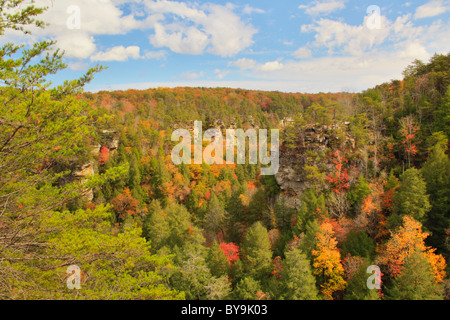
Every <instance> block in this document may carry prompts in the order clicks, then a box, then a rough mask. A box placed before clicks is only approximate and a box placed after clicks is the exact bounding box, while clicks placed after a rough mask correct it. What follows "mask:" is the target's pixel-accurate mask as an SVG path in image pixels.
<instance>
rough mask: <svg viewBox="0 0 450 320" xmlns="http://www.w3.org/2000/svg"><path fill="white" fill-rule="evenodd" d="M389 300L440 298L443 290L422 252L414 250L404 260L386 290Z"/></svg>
mask: <svg viewBox="0 0 450 320" xmlns="http://www.w3.org/2000/svg"><path fill="white" fill-rule="evenodd" d="M387 298H388V299H391V300H442V299H443V290H442V287H441V286H440V285H437V284H436V280H435V278H434V276H433V273H432V271H431V265H430V263H429V262H428V261H427V259H426V258H425V257H424V255H423V253H422V252H419V251H416V252H414V253H413V254H411V255H410V256H408V257H407V258H406V260H405V264H404V265H403V269H402V272H401V273H400V275H398V276H397V277H395V278H394V280H393V281H392V284H391V287H390V288H389V289H388V290H387Z"/></svg>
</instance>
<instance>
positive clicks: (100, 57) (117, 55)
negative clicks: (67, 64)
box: [91, 46, 140, 61]
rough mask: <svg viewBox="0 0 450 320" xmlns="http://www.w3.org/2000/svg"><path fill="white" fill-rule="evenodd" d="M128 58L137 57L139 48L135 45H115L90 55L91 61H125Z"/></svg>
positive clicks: (138, 56)
mask: <svg viewBox="0 0 450 320" xmlns="http://www.w3.org/2000/svg"><path fill="white" fill-rule="evenodd" d="M129 58H132V59H139V58H140V48H139V47H137V46H129V47H126V48H125V47H124V46H117V47H114V48H111V49H108V50H106V51H105V52H98V53H97V54H95V55H93V56H92V57H91V60H92V61H126V60H128V59H129Z"/></svg>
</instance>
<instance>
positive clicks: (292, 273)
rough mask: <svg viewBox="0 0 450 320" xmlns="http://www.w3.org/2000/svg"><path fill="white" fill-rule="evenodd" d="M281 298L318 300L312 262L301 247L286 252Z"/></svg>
mask: <svg viewBox="0 0 450 320" xmlns="http://www.w3.org/2000/svg"><path fill="white" fill-rule="evenodd" d="M281 279H282V280H281V281H282V288H281V298H282V299H285V300H317V299H318V296H317V295H318V291H317V288H316V279H315V278H314V276H313V274H312V270H311V262H310V261H309V260H308V258H307V257H306V255H305V254H304V253H302V251H301V250H300V249H299V248H293V249H292V250H289V251H288V252H286V259H285V261H284V262H283V271H282V275H281Z"/></svg>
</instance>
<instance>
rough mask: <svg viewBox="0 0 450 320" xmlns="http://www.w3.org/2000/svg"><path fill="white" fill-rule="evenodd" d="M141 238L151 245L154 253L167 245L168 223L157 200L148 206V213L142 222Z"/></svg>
mask: <svg viewBox="0 0 450 320" xmlns="http://www.w3.org/2000/svg"><path fill="white" fill-rule="evenodd" d="M143 236H144V237H145V238H146V239H147V240H148V241H149V242H150V243H151V245H152V249H153V250H154V251H157V250H159V249H161V248H162V247H163V246H164V245H166V244H167V239H168V238H169V236H170V229H169V222H168V220H167V215H166V214H165V213H164V211H163V209H162V208H161V203H160V202H159V201H158V200H154V201H153V202H152V203H151V204H150V206H149V213H148V215H147V216H146V217H145V220H144V226H143Z"/></svg>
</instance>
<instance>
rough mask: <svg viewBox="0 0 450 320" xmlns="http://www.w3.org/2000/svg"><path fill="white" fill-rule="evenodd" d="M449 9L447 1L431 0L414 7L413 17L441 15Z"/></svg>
mask: <svg viewBox="0 0 450 320" xmlns="http://www.w3.org/2000/svg"><path fill="white" fill-rule="evenodd" d="M448 10H449V5H448V1H446V3H445V4H444V1H443V0H432V1H430V2H428V3H426V4H424V5H421V6H420V7H418V8H417V9H416V13H415V14H414V19H422V18H431V17H435V16H438V15H441V14H443V13H445V12H447V11H448Z"/></svg>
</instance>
